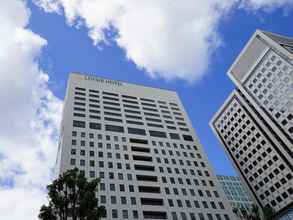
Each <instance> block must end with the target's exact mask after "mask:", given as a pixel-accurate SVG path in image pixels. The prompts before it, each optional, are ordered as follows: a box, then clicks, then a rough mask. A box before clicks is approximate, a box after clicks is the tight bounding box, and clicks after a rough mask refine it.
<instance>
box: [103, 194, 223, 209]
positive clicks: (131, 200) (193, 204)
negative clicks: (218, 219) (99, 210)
mask: <svg viewBox="0 0 293 220" xmlns="http://www.w3.org/2000/svg"><path fill="white" fill-rule="evenodd" d="M107 198H108V201H107ZM119 198H120V199H119ZM118 200H120V201H118ZM166 201H168V205H169V207H174V206H176V207H179V208H182V207H184V208H204V209H209V208H212V209H225V207H224V205H223V203H222V202H217V203H216V202H215V201H209V202H207V201H197V200H193V201H190V200H181V199H176V200H174V199H171V198H168V197H167V198H166ZM100 202H101V204H102V205H106V204H107V203H108V204H111V205H116V204H120V205H137V203H138V201H137V198H136V197H126V196H120V197H119V196H106V195H101V196H100ZM200 203H201V205H200Z"/></svg>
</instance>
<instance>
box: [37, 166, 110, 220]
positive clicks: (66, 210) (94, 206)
mask: <svg viewBox="0 0 293 220" xmlns="http://www.w3.org/2000/svg"><path fill="white" fill-rule="evenodd" d="M99 182H100V179H99V178H96V179H93V180H90V181H88V180H87V179H86V178H85V176H84V175H83V173H81V172H80V171H78V169H77V168H75V169H72V170H68V171H66V172H65V173H63V174H62V175H60V176H59V178H58V179H56V180H54V181H53V183H52V184H50V185H48V186H47V189H48V198H49V204H48V205H43V206H42V207H41V209H40V213H39V219H42V220H57V219H58V220H67V219H68V218H69V217H71V219H72V220H77V219H79V220H99V219H100V218H101V217H102V216H104V215H105V208H104V207H99V206H98V199H97V198H96V192H97V190H98V185H99Z"/></svg>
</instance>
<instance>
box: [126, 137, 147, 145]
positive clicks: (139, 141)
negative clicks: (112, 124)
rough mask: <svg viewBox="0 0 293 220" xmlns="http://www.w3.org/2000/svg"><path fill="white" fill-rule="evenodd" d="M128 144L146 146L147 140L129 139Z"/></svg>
mask: <svg viewBox="0 0 293 220" xmlns="http://www.w3.org/2000/svg"><path fill="white" fill-rule="evenodd" d="M129 142H130V143H135V144H148V141H147V140H144V139H138V138H130V139H129Z"/></svg>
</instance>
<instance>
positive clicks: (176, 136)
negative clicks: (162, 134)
mask: <svg viewBox="0 0 293 220" xmlns="http://www.w3.org/2000/svg"><path fill="white" fill-rule="evenodd" d="M169 135H170V138H171V139H175V140H179V139H180V136H179V134H176V133H169Z"/></svg>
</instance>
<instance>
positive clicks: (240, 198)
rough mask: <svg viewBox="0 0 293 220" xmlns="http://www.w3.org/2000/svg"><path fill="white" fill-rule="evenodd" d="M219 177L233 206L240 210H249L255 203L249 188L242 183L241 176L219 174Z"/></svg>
mask: <svg viewBox="0 0 293 220" xmlns="http://www.w3.org/2000/svg"><path fill="white" fill-rule="evenodd" d="M217 178H218V180H219V182H220V184H221V185H222V187H223V190H224V192H225V195H226V196H227V198H228V201H229V202H230V204H231V206H232V207H233V208H237V209H238V210H246V211H247V212H249V211H250V210H251V207H252V205H253V204H254V203H253V201H252V198H251V197H250V195H249V192H248V190H247V189H246V188H245V187H244V186H243V184H242V183H241V180H240V178H239V177H237V176H222V175H221V176H220V175H217Z"/></svg>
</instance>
